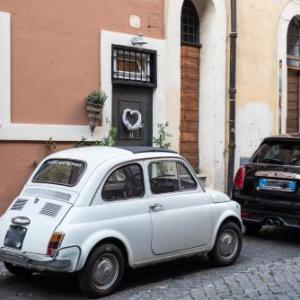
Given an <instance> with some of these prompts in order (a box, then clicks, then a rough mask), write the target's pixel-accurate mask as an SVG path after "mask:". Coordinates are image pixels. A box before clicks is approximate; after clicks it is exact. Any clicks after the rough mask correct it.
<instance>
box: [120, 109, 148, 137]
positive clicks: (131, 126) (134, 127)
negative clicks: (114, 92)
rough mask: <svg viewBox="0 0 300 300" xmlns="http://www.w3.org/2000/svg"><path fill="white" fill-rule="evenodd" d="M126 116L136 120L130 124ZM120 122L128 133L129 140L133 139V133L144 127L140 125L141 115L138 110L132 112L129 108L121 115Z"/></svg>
mask: <svg viewBox="0 0 300 300" xmlns="http://www.w3.org/2000/svg"><path fill="white" fill-rule="evenodd" d="M128 115H131V116H134V115H136V116H137V120H136V122H135V123H134V124H132V123H130V121H129V120H128V119H127V116H128ZM122 122H123V124H124V126H125V128H126V129H127V130H128V131H129V132H130V137H131V138H132V137H133V132H134V131H136V130H138V129H140V128H143V127H144V125H143V124H142V114H141V113H140V112H139V111H138V110H132V109H129V108H126V109H124V110H123V113H122Z"/></svg>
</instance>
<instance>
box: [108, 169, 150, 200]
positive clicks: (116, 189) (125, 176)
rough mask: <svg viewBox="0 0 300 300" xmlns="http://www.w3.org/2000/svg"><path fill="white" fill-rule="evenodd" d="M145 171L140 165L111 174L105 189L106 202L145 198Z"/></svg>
mask: <svg viewBox="0 0 300 300" xmlns="http://www.w3.org/2000/svg"><path fill="white" fill-rule="evenodd" d="M144 191H145V188H144V178H143V170H142V168H141V166H140V165H139V164H130V165H126V166H123V167H121V168H119V169H117V170H115V171H113V172H112V173H111V175H110V176H109V177H108V178H107V180H106V182H105V184H104V186H103V189H102V198H103V200H105V201H116V200H127V199H132V198H141V197H143V196H144Z"/></svg>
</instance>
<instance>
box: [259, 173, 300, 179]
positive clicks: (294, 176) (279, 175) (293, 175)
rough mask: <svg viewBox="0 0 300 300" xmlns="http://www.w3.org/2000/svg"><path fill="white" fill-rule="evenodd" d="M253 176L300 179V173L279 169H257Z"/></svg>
mask: <svg viewBox="0 0 300 300" xmlns="http://www.w3.org/2000/svg"><path fill="white" fill-rule="evenodd" d="M254 176H257V177H265V178H278V179H289V180H300V174H297V173H290V172H281V171H257V172H256V173H255V174H254Z"/></svg>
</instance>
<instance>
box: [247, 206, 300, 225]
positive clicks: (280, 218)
mask: <svg viewBox="0 0 300 300" xmlns="http://www.w3.org/2000/svg"><path fill="white" fill-rule="evenodd" d="M242 220H243V223H244V224H245V225H247V224H253V223H256V224H259V225H278V226H283V227H291V228H299V229H300V215H299V214H297V215H296V214H288V213H279V212H272V211H259V210H249V209H245V208H243V209H242Z"/></svg>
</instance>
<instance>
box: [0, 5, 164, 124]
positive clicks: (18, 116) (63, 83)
mask: <svg viewBox="0 0 300 300" xmlns="http://www.w3.org/2000/svg"><path fill="white" fill-rule="evenodd" d="M0 11H4V12H9V13H11V18H12V19H11V22H12V33H11V35H12V122H13V123H40V124H76V125H77V124H78V125H79V124H80V125H81V124H82V125H85V124H87V122H88V121H87V117H86V113H85V107H84V104H83V98H84V97H85V96H86V94H87V93H88V92H89V91H90V90H91V89H94V88H98V87H99V84H100V67H99V64H100V45H99V43H100V31H101V30H103V29H104V30H111V31H119V32H124V33H132V34H138V33H139V32H142V33H143V34H144V35H145V36H148V37H156V38H163V35H164V32H163V22H162V20H163V0H143V1H141V0H114V1H111V0H88V1H87V0H63V1H61V0H51V1H47V0H26V1H20V0H1V1H0ZM132 14H133V15H138V16H140V17H141V28H139V29H134V28H132V27H130V25H129V16H130V15H132ZM157 27H159V28H157Z"/></svg>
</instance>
